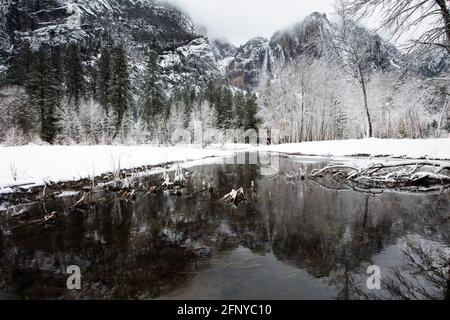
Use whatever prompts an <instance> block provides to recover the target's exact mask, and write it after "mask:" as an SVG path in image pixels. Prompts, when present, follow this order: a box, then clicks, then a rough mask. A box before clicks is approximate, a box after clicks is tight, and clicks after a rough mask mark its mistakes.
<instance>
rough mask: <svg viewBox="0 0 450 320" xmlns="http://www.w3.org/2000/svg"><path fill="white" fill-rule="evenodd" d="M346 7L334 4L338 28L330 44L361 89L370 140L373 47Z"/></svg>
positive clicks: (339, 2)
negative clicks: (369, 97) (369, 95)
mask: <svg viewBox="0 0 450 320" xmlns="http://www.w3.org/2000/svg"><path fill="white" fill-rule="evenodd" d="M346 5H347V2H346V1H338V2H337V4H336V13H337V15H338V17H339V24H338V26H339V28H337V30H335V31H334V32H333V35H332V43H333V45H334V46H335V48H336V49H337V50H336V52H338V53H339V55H340V57H341V61H342V65H343V66H344V68H345V69H346V71H348V72H349V74H350V76H351V77H352V78H353V79H354V80H356V82H357V83H358V85H359V88H360V89H361V94H362V97H363V104H364V111H365V113H366V121H367V134H366V135H367V137H368V138H371V137H372V136H373V126H372V118H371V115H370V110H369V102H368V92H367V91H368V84H369V82H370V80H371V74H372V71H373V66H372V64H371V62H370V61H371V57H372V56H373V52H371V51H370V49H371V48H373V47H374V46H372V45H370V43H371V42H372V41H373V38H371V36H370V35H369V34H368V33H367V32H365V31H364V30H363V29H362V28H361V27H359V26H358V25H357V24H356V23H355V22H354V21H352V20H351V17H350V16H349V15H348V11H347V9H346Z"/></svg>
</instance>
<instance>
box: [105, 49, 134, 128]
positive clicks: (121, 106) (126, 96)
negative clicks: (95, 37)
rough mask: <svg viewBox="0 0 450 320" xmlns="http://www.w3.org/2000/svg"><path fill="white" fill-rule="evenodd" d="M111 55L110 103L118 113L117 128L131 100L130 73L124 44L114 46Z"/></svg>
mask: <svg viewBox="0 0 450 320" xmlns="http://www.w3.org/2000/svg"><path fill="white" fill-rule="evenodd" d="M111 57H112V66H113V67H112V78H111V84H110V88H111V95H110V103H111V106H112V108H113V109H114V111H115V112H116V113H117V128H119V127H120V126H121V124H122V120H123V117H124V115H125V113H126V112H127V111H128V107H129V105H130V101H131V85H130V74H129V71H128V63H127V57H126V52H125V49H124V48H123V46H117V47H114V48H113V50H112V53H111Z"/></svg>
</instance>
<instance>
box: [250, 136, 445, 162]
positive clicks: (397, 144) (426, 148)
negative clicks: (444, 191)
mask: <svg viewBox="0 0 450 320" xmlns="http://www.w3.org/2000/svg"><path fill="white" fill-rule="evenodd" d="M258 150H267V151H274V152H282V153H288V154H302V155H311V156H313V155H315V156H356V155H358V156H361V155H365V156H371V157H381V156H386V157H396V158H408V159H433V160H450V139H417V140H410V139H403V140H393V139H375V138H373V139H361V140H342V141H319V142H304V143H291V144H282V145H271V146H262V147H259V148H258Z"/></svg>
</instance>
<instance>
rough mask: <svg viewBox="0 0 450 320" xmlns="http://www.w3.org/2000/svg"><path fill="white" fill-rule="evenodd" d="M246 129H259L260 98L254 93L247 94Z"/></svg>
mask: <svg viewBox="0 0 450 320" xmlns="http://www.w3.org/2000/svg"><path fill="white" fill-rule="evenodd" d="M245 100H246V101H245V112H244V119H245V120H244V128H245V130H248V129H257V127H258V125H259V124H260V120H259V119H258V118H257V116H256V115H257V113H258V98H257V97H256V95H255V94H254V93H250V92H247V94H246V96H245Z"/></svg>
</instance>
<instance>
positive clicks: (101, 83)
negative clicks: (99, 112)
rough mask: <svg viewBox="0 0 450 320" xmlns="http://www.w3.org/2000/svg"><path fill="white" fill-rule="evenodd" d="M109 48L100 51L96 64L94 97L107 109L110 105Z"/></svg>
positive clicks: (110, 64)
mask: <svg viewBox="0 0 450 320" xmlns="http://www.w3.org/2000/svg"><path fill="white" fill-rule="evenodd" d="M111 67H112V59H111V48H110V47H109V46H107V47H105V48H104V49H103V50H102V53H101V56H100V59H99V61H98V63H97V79H96V88H95V89H96V97H97V100H98V102H100V104H101V105H102V106H103V107H105V108H108V106H109V104H110V94H111V88H110V85H111V78H112V75H111Z"/></svg>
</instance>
